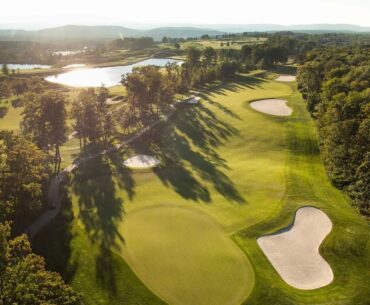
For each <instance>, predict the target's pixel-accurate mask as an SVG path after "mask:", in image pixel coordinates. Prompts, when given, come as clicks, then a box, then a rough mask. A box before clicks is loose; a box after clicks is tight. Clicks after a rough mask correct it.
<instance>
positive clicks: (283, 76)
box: [274, 74, 297, 83]
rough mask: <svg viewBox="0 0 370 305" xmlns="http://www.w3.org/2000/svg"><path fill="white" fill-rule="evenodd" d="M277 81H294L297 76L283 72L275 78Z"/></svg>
mask: <svg viewBox="0 0 370 305" xmlns="http://www.w3.org/2000/svg"><path fill="white" fill-rule="evenodd" d="M274 80H275V81H277V82H281V83H292V82H295V81H296V80H297V76H295V75H289V74H281V75H279V76H278V77H276V78H274Z"/></svg>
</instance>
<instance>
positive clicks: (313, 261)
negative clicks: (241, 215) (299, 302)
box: [257, 207, 334, 290]
mask: <svg viewBox="0 0 370 305" xmlns="http://www.w3.org/2000/svg"><path fill="white" fill-rule="evenodd" d="M331 229H332V223H331V220H330V219H329V217H328V216H327V215H326V214H325V213H324V212H322V211H321V210H319V209H316V208H313V207H303V208H300V209H299V210H298V211H297V212H296V216H295V220H294V223H293V224H292V226H291V227H288V228H286V229H284V230H282V231H280V232H278V233H276V234H273V235H267V236H263V237H260V238H258V240H257V242H258V245H259V246H260V247H261V249H262V251H263V252H264V253H265V255H266V256H267V258H268V259H269V261H270V262H271V264H272V265H273V266H274V268H275V269H276V271H277V272H278V273H279V274H280V276H281V277H282V278H283V280H284V281H286V282H287V283H288V284H289V285H291V286H293V287H295V288H298V289H305V290H309V289H316V288H320V287H323V286H326V285H328V284H329V283H331V282H332V281H333V278H334V276H333V271H332V270H331V268H330V266H329V264H328V263H327V262H326V261H325V260H324V258H323V257H322V256H321V255H320V253H319V247H320V245H321V243H322V241H323V240H324V238H325V237H326V236H327V235H328V234H329V232H330V231H331Z"/></svg>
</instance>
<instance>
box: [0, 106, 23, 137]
mask: <svg viewBox="0 0 370 305" xmlns="http://www.w3.org/2000/svg"><path fill="white" fill-rule="evenodd" d="M22 111H23V107H17V108H14V107H13V106H11V105H9V107H8V111H7V113H6V114H5V116H4V117H2V118H0V130H14V131H17V130H19V124H20V122H21V120H22V116H21V113H22Z"/></svg>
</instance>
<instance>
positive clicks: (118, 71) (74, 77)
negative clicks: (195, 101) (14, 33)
mask: <svg viewBox="0 0 370 305" xmlns="http://www.w3.org/2000/svg"><path fill="white" fill-rule="evenodd" d="M168 62H169V63H179V64H181V63H182V61H179V60H175V59H168V58H151V59H147V60H143V61H140V62H137V63H135V64H132V65H126V66H116V67H105V68H86V69H77V70H73V71H70V72H66V73H61V74H58V75H52V76H48V77H46V78H45V79H46V80H47V81H49V82H53V83H58V84H62V85H67V86H72V87H100V86H101V85H104V86H106V87H110V86H115V85H118V84H119V83H120V81H121V78H122V74H126V73H130V72H131V71H132V69H133V68H134V67H141V66H148V65H154V66H158V67H164V66H165V65H166V64H167V63H168Z"/></svg>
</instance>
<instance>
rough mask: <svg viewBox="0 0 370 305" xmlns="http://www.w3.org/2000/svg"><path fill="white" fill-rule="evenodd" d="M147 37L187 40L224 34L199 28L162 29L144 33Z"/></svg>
mask: <svg viewBox="0 0 370 305" xmlns="http://www.w3.org/2000/svg"><path fill="white" fill-rule="evenodd" d="M142 33H143V34H144V35H145V36H149V37H153V38H154V39H155V40H160V39H162V38H163V37H164V36H167V37H171V38H186V37H201V36H203V35H210V36H216V35H221V34H223V33H224V32H222V31H217V30H213V29H206V28H198V27H162V28H155V29H152V30H146V31H143V32H142Z"/></svg>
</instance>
